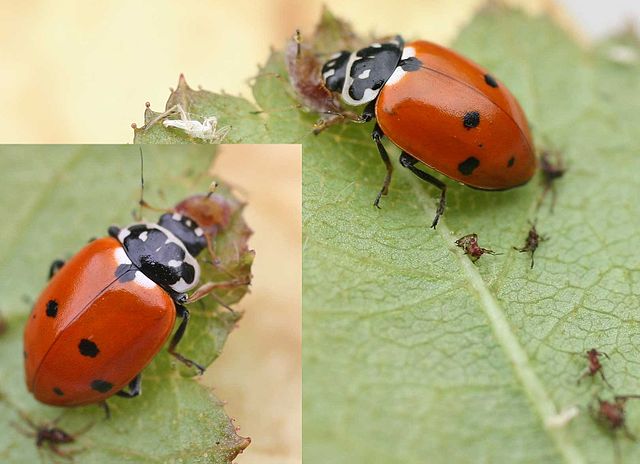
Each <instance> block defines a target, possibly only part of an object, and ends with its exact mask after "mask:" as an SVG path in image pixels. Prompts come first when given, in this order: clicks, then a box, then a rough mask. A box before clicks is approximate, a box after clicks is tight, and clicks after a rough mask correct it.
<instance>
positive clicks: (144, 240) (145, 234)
mask: <svg viewBox="0 0 640 464" xmlns="http://www.w3.org/2000/svg"><path fill="white" fill-rule="evenodd" d="M148 236H149V234H148V233H147V231H146V230H145V231H144V232H142V233H141V234H140V236H139V238H140V240H142V241H143V242H146V241H147V238H148Z"/></svg>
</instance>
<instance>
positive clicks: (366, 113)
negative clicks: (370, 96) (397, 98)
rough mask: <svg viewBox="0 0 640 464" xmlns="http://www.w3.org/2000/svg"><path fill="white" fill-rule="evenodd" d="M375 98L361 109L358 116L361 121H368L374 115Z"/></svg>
mask: <svg viewBox="0 0 640 464" xmlns="http://www.w3.org/2000/svg"><path fill="white" fill-rule="evenodd" d="M376 100H377V99H374V100H371V101H370V102H369V103H367V106H365V107H364V110H362V115H361V116H360V119H361V121H362V122H369V121H371V120H372V119H374V118H375V117H376Z"/></svg>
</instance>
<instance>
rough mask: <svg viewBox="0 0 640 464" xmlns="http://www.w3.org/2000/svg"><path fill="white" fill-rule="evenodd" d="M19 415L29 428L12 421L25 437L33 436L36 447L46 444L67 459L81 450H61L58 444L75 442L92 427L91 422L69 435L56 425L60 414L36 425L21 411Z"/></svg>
mask: <svg viewBox="0 0 640 464" xmlns="http://www.w3.org/2000/svg"><path fill="white" fill-rule="evenodd" d="M20 416H21V417H22V419H23V421H24V422H25V423H26V424H27V425H28V426H29V429H25V428H23V427H21V426H19V425H18V424H17V423H15V422H14V423H13V426H14V427H15V428H16V429H17V430H18V431H19V432H20V433H22V434H23V435H25V436H27V437H33V438H35V439H36V446H37V447H38V448H42V446H43V445H46V446H47V447H48V448H49V449H50V450H51V451H52V452H53V453H55V454H56V455H58V456H60V457H61V458H64V459H69V460H71V459H73V455H74V454H76V453H78V452H80V451H82V450H81V449H74V450H65V451H63V450H61V449H60V445H66V444H69V443H75V442H76V437H77V436H79V435H82V434H83V433H86V432H87V431H88V430H89V429H90V428H91V427H93V423H91V424H89V425H87V426H86V427H85V428H83V429H82V430H79V431H78V432H76V433H75V435H71V434H70V433H68V432H66V431H65V430H63V429H62V428H60V427H58V426H57V424H58V421H59V420H60V418H61V417H62V416H59V417H58V418H56V419H55V420H53V421H51V422H49V423H46V424H42V425H37V424H36V423H34V422H33V421H32V420H31V419H30V418H29V417H28V416H27V415H26V414H24V413H22V412H21V413H20Z"/></svg>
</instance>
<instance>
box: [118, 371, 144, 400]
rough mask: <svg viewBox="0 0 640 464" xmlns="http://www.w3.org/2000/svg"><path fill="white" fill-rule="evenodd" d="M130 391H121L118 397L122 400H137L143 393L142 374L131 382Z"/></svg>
mask: <svg viewBox="0 0 640 464" xmlns="http://www.w3.org/2000/svg"><path fill="white" fill-rule="evenodd" d="M128 387H129V391H125V390H120V391H119V392H117V393H116V395H118V396H121V397H122V398H135V397H136V396H138V395H139V394H140V393H142V374H138V375H136V376H135V377H134V378H133V380H132V381H131V382H129V385H128Z"/></svg>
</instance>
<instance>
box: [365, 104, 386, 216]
mask: <svg viewBox="0 0 640 464" xmlns="http://www.w3.org/2000/svg"><path fill="white" fill-rule="evenodd" d="M363 115H364V114H363ZM371 137H372V138H373V141H374V142H375V143H376V146H377V147H378V151H379V152H380V158H382V162H383V163H384V165H385V166H386V168H387V175H386V176H385V178H384V183H383V184H382V188H381V189H380V191H379V192H378V195H377V196H376V200H375V201H374V202H373V206H375V207H376V208H380V205H379V204H378V203H380V197H382V195H386V194H387V193H389V184H390V183H391V174H392V173H393V165H392V164H391V160H390V159H389V155H388V154H387V150H386V149H385V148H384V145H382V142H381V140H382V137H384V132H382V129H381V128H380V126H379V125H378V124H376V125H375V127H374V128H373V132H371Z"/></svg>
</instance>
